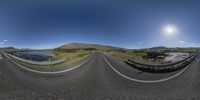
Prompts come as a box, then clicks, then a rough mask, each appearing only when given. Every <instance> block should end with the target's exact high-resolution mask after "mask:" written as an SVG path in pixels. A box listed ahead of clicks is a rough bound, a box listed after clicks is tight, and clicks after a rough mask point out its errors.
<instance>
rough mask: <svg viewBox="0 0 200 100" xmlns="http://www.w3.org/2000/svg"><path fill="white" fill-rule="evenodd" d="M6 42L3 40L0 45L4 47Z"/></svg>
mask: <svg viewBox="0 0 200 100" xmlns="http://www.w3.org/2000/svg"><path fill="white" fill-rule="evenodd" d="M6 42H8V40H3V41H1V42H0V45H4V44H5V43H6Z"/></svg>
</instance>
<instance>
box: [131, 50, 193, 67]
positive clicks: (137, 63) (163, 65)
mask: <svg viewBox="0 0 200 100" xmlns="http://www.w3.org/2000/svg"><path fill="white" fill-rule="evenodd" d="M195 55H196V53H195V54H192V55H190V56H189V57H187V58H185V59H183V60H180V61H178V62H174V63H171V64H160V65H152V64H143V63H139V62H136V61H132V60H130V59H128V61H129V62H131V63H133V64H136V65H141V66H149V67H165V66H173V65H176V64H179V63H181V62H184V61H186V60H187V59H190V58H192V57H193V56H195Z"/></svg>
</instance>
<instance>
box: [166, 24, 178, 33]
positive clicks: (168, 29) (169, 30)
mask: <svg viewBox="0 0 200 100" xmlns="http://www.w3.org/2000/svg"><path fill="white" fill-rule="evenodd" d="M163 33H164V34H166V35H174V34H176V33H177V28H176V27H175V26H174V25H167V26H165V27H164V28H163Z"/></svg>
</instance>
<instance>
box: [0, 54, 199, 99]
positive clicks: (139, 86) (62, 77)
mask: <svg viewBox="0 0 200 100" xmlns="http://www.w3.org/2000/svg"><path fill="white" fill-rule="evenodd" d="M105 58H106V59H107V61H108V62H109V63H110V64H112V65H113V67H116V69H117V70H119V71H120V72H121V73H122V74H126V70H123V66H121V69H120V68H119V66H120V65H121V64H120V62H119V64H117V63H118V62H116V61H114V59H112V58H109V57H108V56H106V57H105ZM127 73H129V74H126V75H127V76H129V77H132V78H141V79H147V78H148V77H146V76H147V75H149V76H151V75H150V74H145V73H144V74H143V73H140V74H139V75H141V77H140V76H139V75H138V77H134V75H132V76H131V74H130V72H127ZM177 73H178V72H177ZM175 74H176V73H173V74H172V75H175ZM169 75H171V74H169ZM158 76H159V78H160V77H162V76H163V77H164V78H165V77H168V74H163V75H162V74H158ZM143 77H145V78H143ZM152 77H155V75H152ZM150 79H151V78H150ZM152 80H154V78H152ZM0 100H200V63H199V59H198V57H197V59H196V60H195V61H194V62H192V63H191V64H190V65H189V66H188V68H187V69H186V70H185V71H184V72H183V73H182V74H180V75H178V76H177V77H175V78H173V79H170V80H167V81H164V82H157V83H141V82H135V81H131V80H128V79H126V78H124V77H122V76H120V75H119V74H118V73H116V72H115V71H114V70H113V69H112V68H111V67H110V66H109V64H108V63H107V62H106V60H105V59H104V57H103V55H102V54H101V53H94V55H93V57H92V58H91V59H90V60H88V61H87V62H86V63H84V64H83V65H81V66H80V67H78V68H76V69H74V70H71V71H68V72H65V73H62V74H59V75H55V76H52V75H50V76H48V75H41V74H37V73H32V72H28V71H25V70H22V69H21V68H20V67H19V66H17V65H15V64H14V63H12V62H11V61H9V60H8V59H7V58H6V57H3V59H0Z"/></svg>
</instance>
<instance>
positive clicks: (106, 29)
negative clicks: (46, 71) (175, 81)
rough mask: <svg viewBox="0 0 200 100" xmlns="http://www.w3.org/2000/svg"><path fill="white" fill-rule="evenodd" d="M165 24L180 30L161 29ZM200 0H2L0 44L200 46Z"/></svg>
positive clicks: (126, 46)
mask: <svg viewBox="0 0 200 100" xmlns="http://www.w3.org/2000/svg"><path fill="white" fill-rule="evenodd" d="M166 25H173V26H175V27H176V29H177V30H178V32H177V33H175V34H174V35H172V36H168V35H167V34H164V33H163V32H162V30H163V27H165V26H166ZM199 29H200V1H199V0H121V1H119V0H99V1H97V0H96V1H95V0H91V1H89V0H1V1H0V47H2V46H14V47H18V48H53V47H57V46H60V45H62V44H66V43H71V42H84V43H99V44H107V45H113V46H120V47H125V48H146V47H152V46H160V45H162V46H168V47H177V46H178V47H183V46H184V47H188V46H192V47H193V46H200V33H199Z"/></svg>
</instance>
